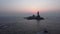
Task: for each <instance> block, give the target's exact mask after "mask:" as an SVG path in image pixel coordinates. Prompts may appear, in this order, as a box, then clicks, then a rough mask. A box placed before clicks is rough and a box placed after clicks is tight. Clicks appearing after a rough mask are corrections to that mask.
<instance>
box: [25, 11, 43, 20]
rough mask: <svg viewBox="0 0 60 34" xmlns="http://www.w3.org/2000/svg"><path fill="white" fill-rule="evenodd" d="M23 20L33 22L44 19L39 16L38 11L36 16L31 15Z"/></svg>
mask: <svg viewBox="0 0 60 34" xmlns="http://www.w3.org/2000/svg"><path fill="white" fill-rule="evenodd" d="M24 18H25V19H28V20H33V19H34V20H44V18H43V17H41V16H40V15H39V11H38V12H37V16H35V15H32V16H29V17H24Z"/></svg>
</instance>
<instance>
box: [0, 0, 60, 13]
mask: <svg viewBox="0 0 60 34" xmlns="http://www.w3.org/2000/svg"><path fill="white" fill-rule="evenodd" d="M38 10H39V11H46V10H60V0H0V11H20V12H21V11H38Z"/></svg>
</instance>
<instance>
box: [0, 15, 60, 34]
mask: <svg viewBox="0 0 60 34" xmlns="http://www.w3.org/2000/svg"><path fill="white" fill-rule="evenodd" d="M43 17H44V16H43ZM44 18H45V20H40V21H37V20H26V19H24V18H23V17H12V16H11V17H0V34H37V32H41V31H44V30H47V31H48V34H60V16H45V17H44Z"/></svg>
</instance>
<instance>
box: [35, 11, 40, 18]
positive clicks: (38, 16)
mask: <svg viewBox="0 0 60 34" xmlns="http://www.w3.org/2000/svg"><path fill="white" fill-rule="evenodd" d="M36 18H37V19H39V18H40V15H39V11H38V12H37V17H36Z"/></svg>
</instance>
